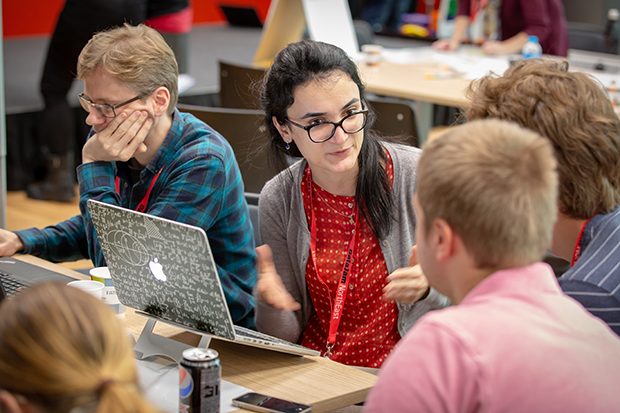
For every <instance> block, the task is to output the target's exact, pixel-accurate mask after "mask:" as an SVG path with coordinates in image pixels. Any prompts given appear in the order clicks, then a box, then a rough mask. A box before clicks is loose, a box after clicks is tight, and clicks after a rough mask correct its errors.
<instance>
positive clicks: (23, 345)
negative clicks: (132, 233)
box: [0, 283, 156, 413]
mask: <svg viewBox="0 0 620 413" xmlns="http://www.w3.org/2000/svg"><path fill="white" fill-rule="evenodd" d="M0 411H2V412H6V413H20V412H23V413H27V412H41V413H66V412H77V411H80V412H82V411H83V412H87V411H88V412H96V413H113V412H114V413H125V412H126V413H155V412H156V410H155V409H154V408H153V407H152V406H151V405H150V404H149V403H148V402H147V401H145V399H144V397H143V395H142V392H141V390H140V388H139V384H138V375H137V371H136V364H135V361H134V354H133V350H132V348H131V346H130V343H129V338H128V336H127V332H126V331H125V329H124V328H123V326H122V325H121V324H120V322H119V321H118V319H117V318H116V316H115V315H114V314H113V313H112V312H111V311H110V310H109V309H108V308H106V306H105V304H103V303H101V301H99V300H97V299H96V298H94V297H92V296H90V295H88V294H87V293H84V292H83V291H80V290H78V289H77V288H74V287H69V286H66V285H62V284H58V283H43V284H37V285H35V286H33V287H30V288H28V289H25V290H24V291H22V292H20V293H19V294H17V295H14V296H12V297H11V298H8V299H5V300H4V301H3V302H2V304H1V305H0Z"/></svg>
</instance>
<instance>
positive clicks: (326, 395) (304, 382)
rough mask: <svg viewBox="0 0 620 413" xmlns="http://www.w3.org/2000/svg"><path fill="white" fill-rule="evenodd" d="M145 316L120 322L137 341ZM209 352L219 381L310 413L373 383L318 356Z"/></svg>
mask: <svg viewBox="0 0 620 413" xmlns="http://www.w3.org/2000/svg"><path fill="white" fill-rule="evenodd" d="M20 258H21V259H24V260H25V261H28V262H31V263H33V264H35V265H39V266H41V267H45V268H49V269H52V270H55V271H57V272H60V273H63V274H65V275H68V276H71V277H76V278H87V277H86V276H85V275H83V274H80V273H77V272H75V271H72V270H69V269H67V268H63V267H60V266H58V265H56V264H53V263H50V262H47V261H44V260H41V259H39V258H36V257H32V256H20ZM146 320H147V319H146V318H145V317H143V316H140V315H138V314H135V313H134V311H133V310H131V309H127V311H126V313H125V316H124V321H125V324H126V326H127V328H128V329H129V331H130V332H131V333H132V334H133V335H134V337H136V338H137V336H138V335H139V334H140V332H141V331H142V328H143V327H144V324H145V323H146ZM157 326H158V327H157V328H156V332H157V333H158V334H160V335H165V336H168V337H174V338H175V339H178V340H179V341H183V342H185V343H187V344H195V343H197V342H198V336H197V335H194V334H191V333H188V332H184V331H183V330H181V329H179V328H176V327H172V326H169V325H166V324H164V323H157ZM209 347H211V348H213V349H215V350H217V351H218V352H219V353H220V357H221V360H222V378H223V379H225V380H228V381H230V382H232V383H235V384H238V385H240V386H244V387H247V388H249V389H252V390H253V391H256V392H259V393H265V394H268V395H270V396H275V397H280V398H283V399H287V400H293V401H296V402H299V403H304V404H309V405H312V411H313V412H327V411H331V410H335V409H340V408H343V407H346V406H350V405H352V404H355V403H359V402H362V401H364V399H365V398H366V395H367V394H368V391H369V390H370V389H371V388H372V386H373V385H374V384H375V382H376V376H374V375H372V374H370V373H367V372H364V371H361V370H359V369H356V368H354V367H349V366H345V365H342V364H339V363H336V362H333V361H331V360H327V359H324V358H322V357H307V356H304V357H298V356H291V355H287V354H281V353H277V352H274V351H269V350H262V349H258V348H253V347H248V346H243V345H240V344H235V343H229V342H225V341H220V340H217V339H213V340H211V344H210V346H209Z"/></svg>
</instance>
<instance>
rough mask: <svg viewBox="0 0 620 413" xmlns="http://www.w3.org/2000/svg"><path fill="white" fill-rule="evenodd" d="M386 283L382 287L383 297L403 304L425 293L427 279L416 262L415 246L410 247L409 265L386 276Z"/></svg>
mask: <svg viewBox="0 0 620 413" xmlns="http://www.w3.org/2000/svg"><path fill="white" fill-rule="evenodd" d="M387 280H388V284H387V285H386V286H385V287H383V298H384V299H386V300H388V301H398V302H399V303H403V304H413V303H415V302H417V301H419V300H420V299H421V298H423V297H424V296H426V295H427V293H428V291H429V288H430V287H429V285H428V280H427V279H426V277H425V276H424V273H423V272H422V268H421V267H420V265H419V264H418V258H417V255H416V246H415V245H414V246H413V248H412V249H411V256H410V257H409V267H405V268H399V269H397V270H396V271H394V272H393V273H391V274H390V275H388V277H387Z"/></svg>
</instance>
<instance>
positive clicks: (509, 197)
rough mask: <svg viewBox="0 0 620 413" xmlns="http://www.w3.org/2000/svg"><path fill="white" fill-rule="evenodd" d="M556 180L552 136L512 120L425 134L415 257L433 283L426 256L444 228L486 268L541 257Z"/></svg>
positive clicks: (549, 226)
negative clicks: (549, 138) (428, 138)
mask: <svg viewBox="0 0 620 413" xmlns="http://www.w3.org/2000/svg"><path fill="white" fill-rule="evenodd" d="M557 180H558V179H557V174H556V163H555V159H554V157H553V149H552V147H551V145H550V144H549V142H548V141H547V140H546V139H543V138H541V137H540V136H539V135H538V134H536V133H534V132H532V131H529V130H526V129H524V128H521V127H519V126H517V125H515V124H512V123H509V122H504V121H499V120H482V121H474V122H470V123H467V124H465V125H462V126H458V127H455V128H454V129H451V130H450V131H448V132H446V133H445V134H443V135H442V136H440V137H438V138H437V139H435V140H432V141H430V142H429V143H428V144H427V145H426V146H425V147H424V151H423V153H422V157H421V159H420V163H419V164H418V171H417V184H416V185H417V187H416V197H415V198H416V199H415V202H414V204H415V206H416V212H417V213H418V215H419V222H418V226H417V228H416V238H417V239H418V246H417V250H418V258H419V259H420V264H421V265H422V268H423V270H424V272H425V273H427V270H428V272H429V273H428V274H427V276H428V279H429V282H431V285H433V279H434V274H433V273H432V272H433V271H432V266H431V265H425V262H424V260H425V257H428V256H429V255H428V253H429V251H428V249H429V248H433V247H432V246H430V244H431V242H434V241H433V240H437V237H441V236H442V233H441V230H442V229H447V230H448V231H449V232H450V233H451V234H453V236H454V237H458V239H459V242H460V243H461V244H462V245H463V247H464V251H467V255H468V257H470V260H471V262H472V263H473V264H472V266H473V267H475V268H477V269H484V270H488V271H487V272H488V273H490V272H492V271H497V270H500V269H505V268H511V267H519V266H524V265H528V264H531V263H534V262H537V261H540V259H541V258H542V256H543V254H544V252H545V250H546V249H547V248H548V247H549V245H550V241H551V234H552V228H553V225H554V223H555V219H556V214H557V205H556V198H557V185H558V183H557ZM440 242H441V240H440ZM426 264H428V263H426ZM440 291H441V289H440ZM442 292H443V291H442ZM444 293H445V292H444Z"/></svg>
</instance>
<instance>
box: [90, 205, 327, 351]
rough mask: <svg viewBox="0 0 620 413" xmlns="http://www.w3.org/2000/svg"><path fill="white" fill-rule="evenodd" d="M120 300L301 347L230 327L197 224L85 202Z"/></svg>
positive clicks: (240, 337) (198, 326)
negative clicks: (192, 224)
mask: <svg viewBox="0 0 620 413" xmlns="http://www.w3.org/2000/svg"><path fill="white" fill-rule="evenodd" d="M88 210H89V212H90V215H91V217H92V221H93V223H94V225H95V229H96V230H97V235H98V238H99V242H100V244H101V248H102V249H103V254H104V256H105V258H106V262H107V264H108V268H109V269H110V274H111V276H112V279H113V281H114V287H115V288H116V293H117V295H118V298H119V301H120V302H121V303H122V304H124V305H126V306H129V307H132V308H134V309H136V310H139V311H142V312H145V313H147V314H148V315H150V316H153V317H156V318H159V319H161V320H163V321H165V322H168V323H171V324H175V325H180V326H182V327H183V328H186V329H191V330H195V331H198V332H200V333H202V334H208V335H212V336H215V337H218V338H222V339H225V340H229V341H235V342H239V343H243V344H248V345H252V346H256V347H263V348H268V349H271V350H276V351H281V352H285V353H291V354H298V355H319V354H320V353H319V352H318V351H315V350H311V349H308V348H306V347H303V346H300V345H297V344H293V343H290V342H287V341H284V340H280V339H278V338H276V337H271V336H268V335H266V334H261V333H258V332H256V331H252V330H249V329H246V328H243V327H240V326H235V325H233V322H232V319H231V317H230V312H229V310H228V306H227V304H226V299H225V297H224V293H223V291H222V286H221V284H220V279H219V276H218V274H217V268H216V266H215V261H214V260H213V255H212V253H211V248H210V247H209V241H208V240H207V236H206V234H205V232H204V231H203V230H202V229H201V228H198V227H194V226H191V225H187V224H182V223H178V222H175V221H171V220H168V219H163V218H159V217H154V216H152V215H148V214H143V213H139V212H136V211H132V210H129V209H125V208H121V207H117V206H113V205H108V204H105V203H102V202H99V201H94V200H89V201H88Z"/></svg>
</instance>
